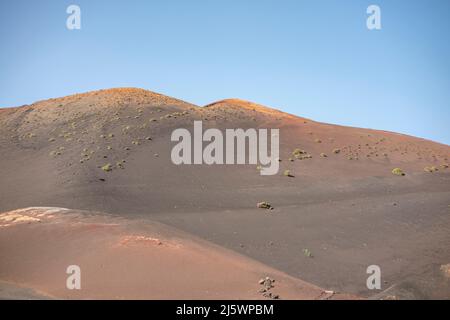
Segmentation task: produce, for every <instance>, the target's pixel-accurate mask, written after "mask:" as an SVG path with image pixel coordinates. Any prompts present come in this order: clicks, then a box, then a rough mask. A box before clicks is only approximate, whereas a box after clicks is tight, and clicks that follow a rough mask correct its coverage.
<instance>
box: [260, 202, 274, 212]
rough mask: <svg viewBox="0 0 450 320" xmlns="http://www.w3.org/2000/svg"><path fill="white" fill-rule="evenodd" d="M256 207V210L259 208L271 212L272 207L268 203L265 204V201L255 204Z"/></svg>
mask: <svg viewBox="0 0 450 320" xmlns="http://www.w3.org/2000/svg"><path fill="white" fill-rule="evenodd" d="M256 207H257V208H260V209H268V210H273V207H272V205H271V204H270V203H268V202H265V201H263V202H258V203H257V204H256Z"/></svg>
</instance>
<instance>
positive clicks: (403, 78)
mask: <svg viewBox="0 0 450 320" xmlns="http://www.w3.org/2000/svg"><path fill="white" fill-rule="evenodd" d="M70 4H77V5H79V6H80V7H81V15H82V16H81V18H82V29H81V30H79V31H78V30H75V31H69V30H68V29H67V28H66V18H67V16H68V15H67V14H66V8H67V7H68V5H70ZM370 4H377V5H379V6H380V7H381V12H382V30H380V31H369V30H368V29H367V28H366V17H367V14H366V8H367V7H368V5H370ZM121 86H133V87H141V88H145V89H149V90H152V91H156V92H161V93H164V94H167V95H170V96H173V97H176V98H180V99H183V100H186V101H189V102H192V103H195V104H198V105H204V104H207V103H210V102H212V101H215V100H219V99H223V98H229V97H237V98H242V99H247V100H251V101H255V102H258V103H261V104H265V105H268V106H272V107H275V108H278V109H281V110H283V111H286V112H290V113H293V114H297V115H301V116H305V117H308V118H311V119H314V120H318V121H323V122H329V123H337V124H343V125H351V126H359V127H369V128H375V129H385V130H391V131H397V132H402V133H407V134H411V135H415V136H419V137H424V138H428V139H432V140H435V141H439V142H443V143H446V144H450V104H449V103H450V1H448V0H417V1H414V0H409V1H406V0H405V1H402V0H395V1H393V0H389V1H381V0H371V1H365V0H353V1H350V0H345V1H344V0H328V1H325V0H322V1H321V0H308V1H301V0H293V1H283V0H277V1H275V0H271V1H267V0H253V1H252V0H189V1H188V0H179V1H174V0H147V1H133V0H129V1H119V0H115V1H112V0H111V1H100V0H73V1H65V0H54V1H44V0H40V1H23V0H14V1H13V0H10V1H6V0H1V2H0V106H3V107H7V106H17V105H22V104H28V103H32V102H34V101H36V100H41V99H46V98H52V97H60V96H65V95H68V94H71V93H76V92H85V91H90V90H95V89H101V88H110V87H121Z"/></svg>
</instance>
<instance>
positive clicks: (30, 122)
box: [0, 88, 450, 298]
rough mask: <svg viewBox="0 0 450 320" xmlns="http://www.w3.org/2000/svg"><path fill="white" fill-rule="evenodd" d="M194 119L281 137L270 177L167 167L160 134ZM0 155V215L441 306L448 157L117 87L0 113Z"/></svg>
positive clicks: (441, 149)
mask: <svg viewBox="0 0 450 320" xmlns="http://www.w3.org/2000/svg"><path fill="white" fill-rule="evenodd" d="M196 120H201V121H202V123H203V127H204V128H205V129H207V128H218V129H222V130H225V129H229V128H231V129H233V128H243V129H248V128H256V129H258V128H277V129H279V130H280V134H279V138H280V159H279V161H280V162H279V165H280V170H279V173H278V174H277V175H274V176H262V175H260V172H259V168H258V166H256V165H175V164H173V163H172V161H171V149H172V147H173V145H174V143H173V142H171V139H170V138H171V133H172V132H173V131H174V130H175V129H177V128H186V129H188V130H190V131H191V130H192V128H193V122H194V121H196ZM0 151H1V152H0V212H6V211H10V210H16V209H20V208H27V207H59V208H70V209H73V210H80V212H81V211H82V212H84V215H86V212H102V213H103V214H106V215H107V216H110V217H111V219H112V217H114V219H117V218H118V217H122V218H126V219H139V221H144V222H142V223H145V221H148V223H149V224H150V223H162V224H163V225H166V226H170V227H171V228H176V229H177V230H181V231H180V232H184V233H185V234H190V235H193V236H194V237H198V238H201V239H202V240H201V241H207V242H208V243H213V244H214V245H219V246H221V247H225V248H226V249H227V250H232V251H234V252H235V253H236V254H239V255H242V256H245V257H246V258H249V259H254V260H256V261H258V263H264V264H265V265H268V266H270V268H274V269H278V270H280V271H282V272H285V273H286V274H288V275H289V276H291V277H295V278H300V279H302V280H306V281H308V282H311V283H313V284H315V285H318V286H320V287H322V288H326V289H328V290H333V291H339V292H346V293H350V294H356V295H359V296H365V297H373V296H376V297H382V296H390V297H399V298H402V297H406V298H417V297H438V298H442V297H444V298H449V297H450V290H449V286H448V282H445V281H443V280H442V279H441V278H439V277H441V276H442V277H445V275H442V272H441V271H440V267H441V266H443V265H446V264H448V263H449V262H450V250H449V249H448V248H449V246H448V244H449V243H450V207H449V205H450V202H449V201H450V175H449V173H448V172H449V171H448V170H449V169H448V162H449V158H450V147H449V146H447V145H443V144H439V143H435V142H432V141H428V140H424V139H420V138H415V137H411V136H407V135H403V134H397V133H392V132H386V131H379V130H372V129H362V128H351V127H344V126H338V125H332V124H325V123H319V122H315V121H312V120H310V119H306V118H301V117H297V116H294V115H290V114H286V113H283V112H280V111H278V110H276V109H271V108H267V107H264V106H261V105H258V104H255V103H252V102H248V101H243V100H239V99H227V100H222V101H218V102H215V103H212V104H209V105H207V106H204V107H199V106H195V105H193V104H190V103H187V102H184V101H181V100H177V99H174V98H170V97H167V96H164V95H161V94H157V93H153V92H150V91H146V90H142V89H135V88H119V89H109V90H101V91H94V92H88V93H84V94H76V95H72V96H67V97H63V98H57V99H50V100H45V101H39V102H36V103H33V104H31V105H25V106H21V107H15V108H5V109H0ZM394 169H397V170H394ZM287 170H288V171H287ZM393 170H394V171H393ZM287 172H289V174H287ZM395 173H397V174H395ZM260 202H268V203H270V204H271V206H273V210H265V209H260V208H257V206H256V204H257V203H260ZM5 219H7V218H5ZM80 219H81V218H80ZM5 228H16V227H15V226H8V227H5ZM22 228H23V227H21V229H20V230H21V232H20V234H22V235H23V233H24V232H25V233H26V232H27V231H26V230H22ZM18 230H19V229H18ZM2 232H5V231H4V230H2V229H0V233H2ZM8 232H11V231H8ZM17 234H18V235H17V236H18V237H19V236H20V235H19V233H17ZM9 236H13V235H12V234H9ZM47 237H48V235H47ZM3 239H4V238H3ZM36 241H39V238H36ZM1 246H3V247H4V248H3V249H4V250H5V251H4V252H6V249H7V248H6V247H7V244H5V243H2V244H1ZM9 251H11V248H10V249H9ZM9 251H8V252H9ZM233 254H234V253H233ZM1 260H2V262H0V279H4V280H8V279H7V278H8V277H9V276H8V272H6V271H5V270H7V269H8V268H7V266H6V265H5V263H6V262H4V261H8V257H2V259H1ZM255 263H256V262H255ZM370 265H379V266H380V268H381V270H382V275H383V281H384V282H383V288H382V292H381V293H380V291H371V290H368V288H367V287H366V278H367V277H368V274H367V273H366V268H367V267H368V266H370ZM8 270H9V269H8ZM286 276H287V275H286ZM15 279H16V280H17V282H20V281H19V280H18V279H19V278H15ZM432 279H434V280H432ZM441 280H442V281H441ZM445 283H447V285H446V284H445ZM237 296H239V295H237Z"/></svg>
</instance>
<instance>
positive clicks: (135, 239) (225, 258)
mask: <svg viewBox="0 0 450 320" xmlns="http://www.w3.org/2000/svg"><path fill="white" fill-rule="evenodd" d="M0 252H1V254H2V261H1V262H0V279H1V280H2V282H0V298H7V299H10V298H23V299H34V298H36V299H41V298H63V299H80V298H81V299H265V298H266V297H265V296H264V292H260V291H261V289H264V288H265V286H264V285H261V284H259V281H260V279H265V278H266V277H270V279H272V280H275V282H273V284H272V286H273V287H272V288H269V289H268V290H267V291H266V292H267V293H271V294H272V296H273V297H275V296H278V297H279V298H283V299H336V298H349V297H350V296H345V295H340V294H335V293H331V292H327V291H325V290H322V289H321V288H319V287H317V286H314V285H311V284H308V283H306V282H304V281H301V280H299V279H295V278H293V277H290V276H288V275H286V274H285V273H283V272H280V271H277V270H274V269H272V268H269V267H267V266H264V265H263V264H261V263H258V262H256V261H254V260H251V259H249V258H246V257H244V256H242V255H239V254H236V253H233V252H231V251H229V250H225V249H223V248H220V247H218V246H215V245H212V244H210V243H207V242H205V241H202V240H199V239H196V238H194V237H191V236H188V235H186V234H185V233H183V232H179V231H176V230H174V229H173V228H169V227H167V226H164V225H161V224H159V223H154V222H150V221H148V220H146V221H142V220H129V219H124V218H120V217H111V216H108V215H104V214H99V213H87V212H82V211H77V210H68V209H62V208H27V209H20V210H15V211H11V212H7V213H3V214H0ZM6 257H7V259H5V258H6ZM69 265H78V266H79V267H80V268H81V290H69V289H67V287H66V279H67V277H69V275H68V274H66V269H67V267H68V266H69Z"/></svg>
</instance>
